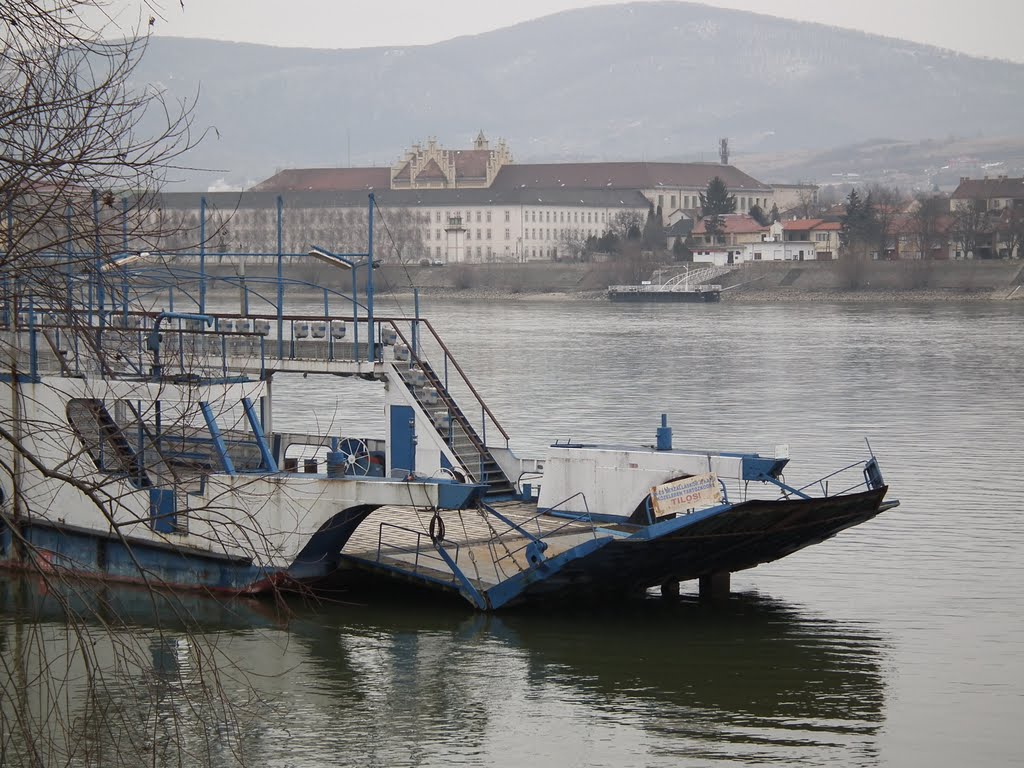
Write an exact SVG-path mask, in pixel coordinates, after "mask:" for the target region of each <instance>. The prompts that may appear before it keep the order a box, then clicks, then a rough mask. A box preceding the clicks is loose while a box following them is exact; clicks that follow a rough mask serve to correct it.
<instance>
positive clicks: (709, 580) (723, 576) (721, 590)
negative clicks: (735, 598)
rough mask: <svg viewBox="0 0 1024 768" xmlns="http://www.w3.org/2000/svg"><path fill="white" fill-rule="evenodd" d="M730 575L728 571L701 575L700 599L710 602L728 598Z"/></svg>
mask: <svg viewBox="0 0 1024 768" xmlns="http://www.w3.org/2000/svg"><path fill="white" fill-rule="evenodd" d="M730 576H731V574H730V573H729V572H728V571H724V572H722V573H712V574H709V575H707V576H701V577H700V599H701V600H707V601H710V602H716V601H718V600H726V599H728V597H729V583H730Z"/></svg>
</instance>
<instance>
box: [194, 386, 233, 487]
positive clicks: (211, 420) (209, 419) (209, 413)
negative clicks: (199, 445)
mask: <svg viewBox="0 0 1024 768" xmlns="http://www.w3.org/2000/svg"><path fill="white" fill-rule="evenodd" d="M199 408H200V409H201V410H202V412H203V418H204V419H206V426H207V428H209V430H210V440H211V442H212V443H213V447H214V450H216V451H217V456H218V457H219V458H220V463H221V465H222V466H223V467H224V471H225V472H226V473H227V474H229V475H236V474H238V473H237V472H236V471H235V464H234V462H233V461H231V457H230V456H229V455H228V448H227V446H226V445H225V444H224V436H223V435H222V434H221V432H220V427H219V426H217V419H216V417H215V416H214V415H213V409H212V408H210V404H209V403H207V402H201V403H199Z"/></svg>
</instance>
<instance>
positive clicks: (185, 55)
mask: <svg viewBox="0 0 1024 768" xmlns="http://www.w3.org/2000/svg"><path fill="white" fill-rule="evenodd" d="M139 75H140V78H143V79H145V80H146V81H147V82H159V83H161V84H163V85H164V86H165V87H167V89H168V91H169V92H170V93H172V94H173V95H175V96H177V97H187V96H189V95H191V94H192V93H195V92H196V90H197V89H200V84H201V89H200V96H201V101H200V105H199V107H198V109H197V113H196V118H197V121H196V122H197V124H198V125H199V126H203V125H207V124H209V125H214V126H216V127H217V131H218V132H219V134H220V136H221V139H220V140H219V141H217V140H212V141H207V142H203V145H201V146H200V147H199V148H198V149H197V150H195V151H194V152H193V153H192V155H191V156H190V158H189V160H190V164H192V165H196V166H202V167H209V168H225V167H226V168H228V169H229V173H228V174H227V176H226V179H227V180H228V181H229V182H231V183H236V184H237V183H244V182H245V181H253V180H257V179H259V178H263V177H265V176H267V175H270V174H271V173H273V171H274V170H275V169H277V168H282V167H297V166H325V165H326V166H329V165H346V164H349V149H348V144H349V141H350V142H351V148H352V152H351V161H352V163H351V164H353V165H361V164H369V163H370V162H373V163H375V164H378V165H381V164H384V165H389V164H391V163H392V162H393V161H394V160H395V159H397V157H398V156H399V155H400V154H401V152H402V151H403V150H404V148H406V147H407V146H408V145H409V144H410V143H411V142H412V141H415V140H420V139H423V138H425V137H427V136H437V137H438V139H439V140H440V141H441V143H442V144H444V145H445V146H448V147H458V146H467V145H468V143H469V141H470V140H471V138H472V136H474V135H475V134H476V131H477V130H479V129H480V128H483V129H484V130H485V132H486V133H487V134H488V135H489V136H491V137H492V138H497V137H498V136H501V137H504V138H506V139H508V141H509V143H510V145H511V148H512V151H513V153H514V155H515V158H516V160H517V161H546V160H559V161H568V160H584V159H606V160H615V159H640V158H644V159H648V160H679V159H691V158H692V157H693V156H694V155H695V154H696V153H698V152H701V153H704V154H705V155H706V156H711V155H713V153H714V148H715V147H716V146H717V138H718V137H719V136H730V137H731V138H732V140H733V145H734V147H735V148H736V149H738V150H741V151H742V152H749V153H758V154H765V153H771V152H784V151H792V150H795V149H818V150H821V149H826V148H829V147H836V146H841V145H844V144H853V143H856V142H858V141H862V140H865V139H867V138H869V137H870V136H878V135H886V136H894V137H896V138H898V139H900V140H922V139H933V138H942V137H947V136H952V135H978V134H984V135H990V136H991V135H1013V134H1017V133H1018V130H1019V129H1018V126H1019V125H1020V124H1021V121H1022V118H1024V106H1021V105H1020V104H1018V103H1017V102H1018V99H1017V98H1016V94H1019V93H1021V92H1024V64H1018V63H1015V62H1010V61H1005V60H1001V59H988V58H978V57H973V56H969V55H967V54H964V53H958V52H956V51H949V50H948V49H943V48H936V47H934V46H928V45H925V44H921V43H913V42H908V41H904V40H899V39H896V38H887V37H882V36H878V35H871V34H869V33H865V32H860V31H857V30H848V29H842V28H837V27H829V26H826V25H821V24H817V23H813V22H798V21H790V20H786V19H781V18H779V17H774V16H768V15H764V14H754V13H750V12H745V11H736V10H728V9H718V8H711V7H708V6H701V5H697V4H693V3H673V2H666V3H643V4H632V5H611V6H598V7H595V8H586V9H574V10H567V11H561V12H559V13H555V14H552V15H550V16H546V17H543V18H541V19H534V20H530V21H524V22H520V23H518V24H515V25H512V26H509V27H504V28H502V29H498V30H494V31H491V32H484V33H480V34H476V35H463V36H460V37H456V38H452V39H451V40H447V41H443V42H440V43H432V44H429V45H418V46H378V47H371V48H350V49H322V48H317V49H296V48H286V47H276V46H261V45H257V44H252V43H227V42H220V41H205V40H199V39H195V38H162V37H154V38H153V39H152V40H151V41H150V48H149V51H147V55H146V57H145V58H144V59H143V62H142V66H141V67H140V71H139ZM217 175H222V174H205V175H202V174H197V175H196V176H195V177H193V178H194V180H195V181H196V182H197V183H199V184H202V183H204V182H205V183H208V182H209V181H210V180H212V179H213V178H215V177H216V176H217Z"/></svg>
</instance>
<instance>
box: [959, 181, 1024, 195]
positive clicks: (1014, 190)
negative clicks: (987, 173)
mask: <svg viewBox="0 0 1024 768" xmlns="http://www.w3.org/2000/svg"><path fill="white" fill-rule="evenodd" d="M952 197H953V199H954V200H991V199H992V198H994V197H1009V198H1014V199H1018V198H1024V179H1011V178H1009V177H1007V176H999V177H998V178H995V179H967V178H963V179H960V186H958V187H957V188H956V191H955V192H954V193H953V195H952Z"/></svg>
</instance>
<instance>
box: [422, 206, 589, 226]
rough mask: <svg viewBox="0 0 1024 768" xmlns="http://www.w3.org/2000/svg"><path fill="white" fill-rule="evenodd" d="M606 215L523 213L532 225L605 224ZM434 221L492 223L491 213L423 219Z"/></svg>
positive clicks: (507, 215)
mask: <svg viewBox="0 0 1024 768" xmlns="http://www.w3.org/2000/svg"><path fill="white" fill-rule="evenodd" d="M504 213H505V223H506V224H508V223H511V221H512V212H511V211H508V210H506V211H505V212H504ZM605 217H606V214H605V213H604V212H603V211H601V212H598V211H550V210H543V211H537V210H528V211H523V221H524V222H530V223H531V224H538V223H539V224H545V223H547V224H598V223H600V224H604V223H605ZM431 218H433V220H434V221H435V222H436V223H438V224H441V223H445V224H448V223H452V224H458V225H463V224H471V223H473V222H476V223H477V224H482V223H487V224H490V223H491V211H490V210H484V211H465V212H464V213H462V212H460V211H453V212H449V213H448V214H445V213H444V212H443V211H434V214H433V217H431V214H430V211H427V213H426V215H425V216H424V217H423V220H424V221H427V222H429V221H430V220H431Z"/></svg>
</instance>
